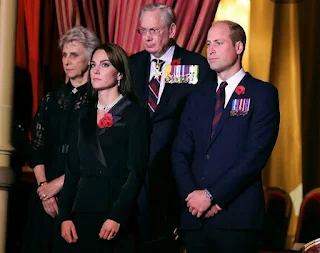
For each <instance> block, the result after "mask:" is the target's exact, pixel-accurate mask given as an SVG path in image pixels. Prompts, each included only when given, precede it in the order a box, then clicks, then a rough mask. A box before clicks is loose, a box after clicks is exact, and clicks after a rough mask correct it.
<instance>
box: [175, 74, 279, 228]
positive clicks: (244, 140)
mask: <svg viewBox="0 0 320 253" xmlns="http://www.w3.org/2000/svg"><path fill="white" fill-rule="evenodd" d="M239 85H242V86H244V88H245V93H244V94H242V95H237V94H236V92H234V93H233V94H232V96H231V98H230V100H229V102H228V104H227V106H226V108H225V109H224V111H223V114H222V117H221V119H220V121H219V123H218V126H217V128H216V130H215V134H214V136H213V138H210V136H211V126H212V118H213V108H214V105H215V93H216V92H215V91H216V87H217V84H216V85H215V87H213V86H211V87H210V86H207V87H205V88H203V89H201V90H198V91H197V92H196V93H194V94H192V95H191V96H190V98H189V100H188V102H187V105H186V107H185V110H184V112H183V116H182V121H181V125H180V128H179V131H178V135H177V138H176V140H175V143H174V145H173V153H172V161H173V169H174V173H175V177H176V181H177V186H178V190H179V194H180V197H181V199H183V200H184V199H185V198H186V197H187V195H188V194H189V193H191V192H193V191H194V190H200V189H205V188H207V189H208V190H209V191H210V193H211V194H212V195H213V197H214V200H215V203H217V204H218V205H219V206H220V207H221V208H222V211H220V212H219V213H218V214H217V215H215V216H214V217H212V218H209V219H206V218H199V219H197V218H196V217H194V216H192V215H191V214H190V213H189V212H188V209H187V207H186V206H185V208H184V210H183V213H182V216H181V228H182V229H197V228H201V227H202V226H203V225H204V224H206V225H208V226H209V227H210V226H214V227H218V228H225V229H261V228H262V226H263V219H264V218H263V217H264V196H263V189H262V182H261V171H262V169H263V168H264V166H265V165H266V163H267V161H268V159H269V157H270V154H271V152H272V149H273V147H274V145H275V142H276V139H277V136H278V129H279V121H280V113H279V100H278V91H277V89H276V88H275V87H274V86H272V85H271V84H269V83H266V82H262V81H260V80H258V79H255V78H253V77H252V76H251V75H250V74H249V73H247V74H246V75H245V77H244V78H243V79H242V81H241V82H240V84H239ZM241 98H250V107H249V112H248V114H247V115H245V116H231V114H230V111H231V109H232V101H233V100H234V99H241Z"/></svg>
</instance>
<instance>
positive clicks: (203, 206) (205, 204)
mask: <svg viewBox="0 0 320 253" xmlns="http://www.w3.org/2000/svg"><path fill="white" fill-rule="evenodd" d="M185 201H187V207H189V212H190V213H191V214H192V215H193V216H195V215H197V218H200V217H201V215H202V214H203V213H204V212H205V211H206V210H207V209H208V208H209V207H210V205H211V200H210V199H209V198H208V197H207V196H206V193H205V190H196V191H193V192H191V193H190V194H189V195H188V196H187V198H186V199H185Z"/></svg>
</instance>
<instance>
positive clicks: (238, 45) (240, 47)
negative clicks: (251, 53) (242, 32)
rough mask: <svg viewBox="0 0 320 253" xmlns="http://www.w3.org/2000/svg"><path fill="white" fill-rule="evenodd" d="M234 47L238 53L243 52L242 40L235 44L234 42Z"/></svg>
mask: <svg viewBox="0 0 320 253" xmlns="http://www.w3.org/2000/svg"><path fill="white" fill-rule="evenodd" d="M235 48H236V51H237V54H238V55H241V54H243V51H244V46H243V43H242V41H237V42H236V44H235Z"/></svg>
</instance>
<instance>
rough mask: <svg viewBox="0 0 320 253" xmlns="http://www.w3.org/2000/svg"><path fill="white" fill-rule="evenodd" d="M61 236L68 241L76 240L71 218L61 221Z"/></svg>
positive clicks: (76, 236)
mask: <svg viewBox="0 0 320 253" xmlns="http://www.w3.org/2000/svg"><path fill="white" fill-rule="evenodd" d="M61 236H62V237H63V238H64V239H65V240H66V242H68V243H74V242H76V241H77V240H78V235H77V231H76V227H75V225H74V223H73V222H72V221H71V220H66V221H64V222H62V223H61Z"/></svg>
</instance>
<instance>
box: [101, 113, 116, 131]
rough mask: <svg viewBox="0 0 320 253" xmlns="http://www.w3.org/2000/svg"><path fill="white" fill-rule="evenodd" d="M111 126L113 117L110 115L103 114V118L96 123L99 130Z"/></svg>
mask: <svg viewBox="0 0 320 253" xmlns="http://www.w3.org/2000/svg"><path fill="white" fill-rule="evenodd" d="M112 125H113V117H112V114H111V113H105V114H104V116H103V117H102V118H101V119H100V120H99V122H98V127H99V128H105V127H112Z"/></svg>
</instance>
